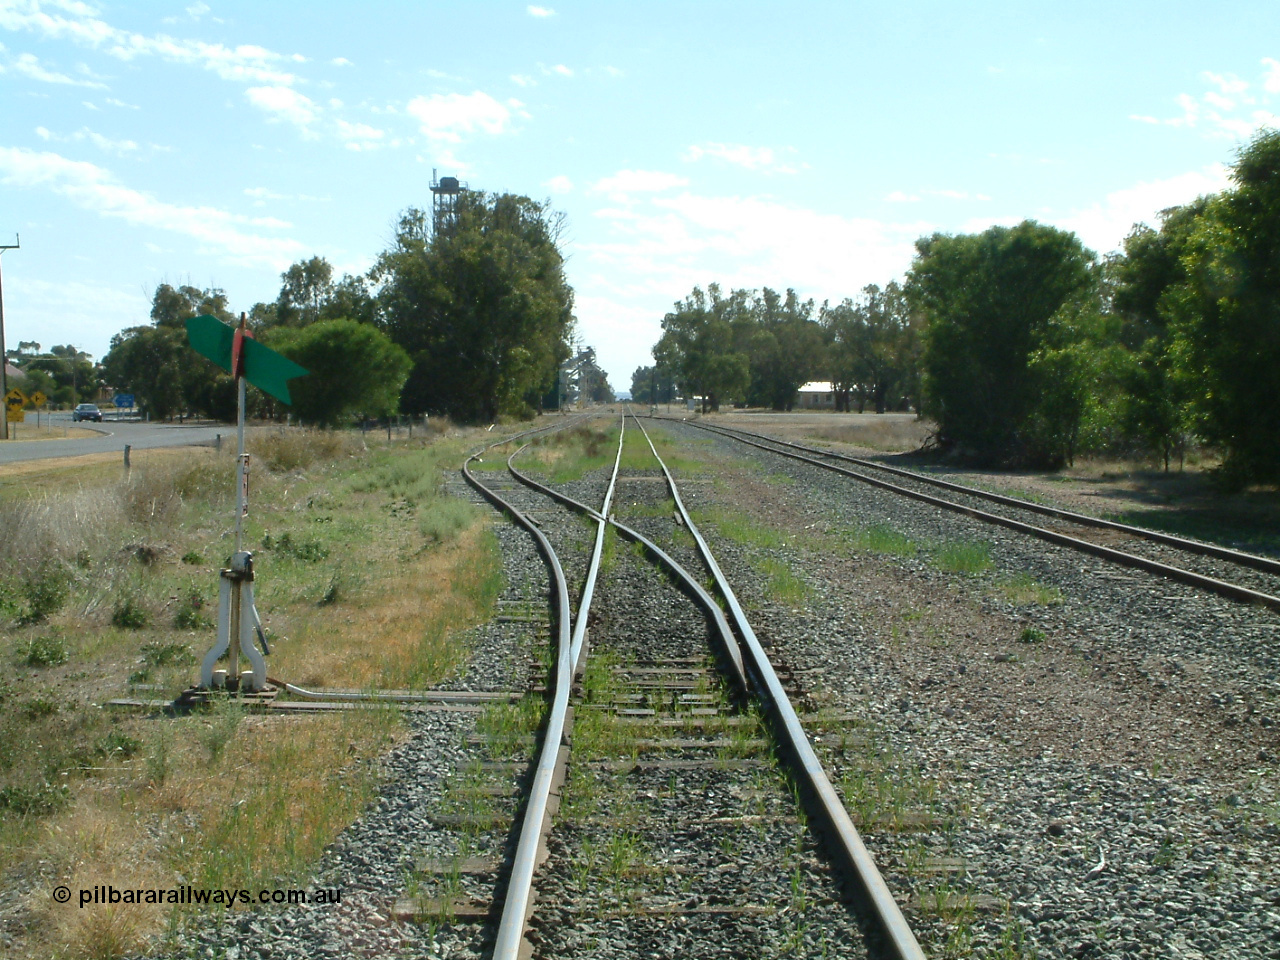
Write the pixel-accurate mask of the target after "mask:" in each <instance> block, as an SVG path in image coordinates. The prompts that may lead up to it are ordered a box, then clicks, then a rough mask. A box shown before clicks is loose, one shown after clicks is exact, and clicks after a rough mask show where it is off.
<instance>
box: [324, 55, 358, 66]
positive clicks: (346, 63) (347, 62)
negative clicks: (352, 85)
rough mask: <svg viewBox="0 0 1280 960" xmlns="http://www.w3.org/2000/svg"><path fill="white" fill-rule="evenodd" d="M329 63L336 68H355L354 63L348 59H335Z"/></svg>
mask: <svg viewBox="0 0 1280 960" xmlns="http://www.w3.org/2000/svg"><path fill="white" fill-rule="evenodd" d="M329 63H330V64H332V65H333V66H335V67H351V66H355V64H353V63H352V62H351V61H350V60H348V59H347V58H346V57H334V58H333V59H332V60H330V61H329Z"/></svg>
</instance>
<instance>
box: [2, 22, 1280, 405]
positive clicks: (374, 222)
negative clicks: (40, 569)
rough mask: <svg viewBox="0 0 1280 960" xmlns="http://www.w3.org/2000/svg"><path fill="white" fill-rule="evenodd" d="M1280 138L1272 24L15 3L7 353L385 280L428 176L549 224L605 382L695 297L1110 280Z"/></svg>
mask: <svg viewBox="0 0 1280 960" xmlns="http://www.w3.org/2000/svg"><path fill="white" fill-rule="evenodd" d="M1272 110H1280V10H1278V9H1277V8H1276V7H1275V5H1274V4H1267V3H1261V2H1258V3H1230V2H1227V3H1219V4H1215V5H1206V4H1203V3H1197V4H1195V5H1192V4H1189V3H1129V4H1115V3H1108V4H1105V5H1104V4H1101V3H1087V2H1074V3H1070V4H1057V5H1047V6H1046V5H1043V4H1036V5H1032V4H1027V3H982V4H976V5H975V4H966V5H961V4H954V3H902V4H894V5H890V4H884V3H879V4H866V3H853V2H846V3H817V2H804V0H798V2H791V3H786V4H783V3H763V2H742V0H739V2H685V3H669V2H648V3H644V4H640V3H610V2H602V0H596V2H592V3H585V2H574V3H564V2H556V0H544V3H542V4H538V5H528V4H523V3H498V2H470V3H461V2H459V3H453V4H442V3H426V2H419V3H405V2H399V3H376V2H373V3H366V4H362V5H357V4H353V3H344V4H335V3H331V2H324V0H318V2H312V3H309V4H299V3H289V2H278V3H272V4H269V5H263V4H258V3H253V4H250V3H241V2H221V0H207V2H200V0H197V2H194V3H190V2H189V3H182V2H175V3H135V4H114V3H107V2H102V3H84V2H77V0H52V2H44V0H0V243H12V242H13V235H14V234H15V233H20V234H21V239H22V249H21V250H14V251H9V252H7V253H5V254H4V255H3V261H2V262H3V269H4V304H5V328H6V340H7V343H8V345H9V346H10V348H12V347H14V346H16V344H17V343H18V341H19V340H35V341H38V342H40V343H41V344H43V345H44V347H45V349H48V347H50V346H51V345H53V344H55V343H73V344H75V345H77V346H79V347H80V348H82V349H84V350H87V351H88V352H89V353H92V354H94V355H95V356H98V357H101V356H102V355H103V354H104V353H105V352H106V350H107V347H108V343H109V341H110V338H111V336H112V334H114V333H115V332H116V331H118V330H120V329H122V328H124V327H127V326H133V325H137V324H140V323H144V322H146V320H147V313H148V309H149V305H150V299H151V295H152V293H153V292H154V290H155V288H156V286H157V284H159V283H162V282H169V283H174V284H177V283H191V284H194V285H196V286H200V287H206V286H218V287H222V288H223V289H224V290H226V292H227V294H228V296H229V298H230V301H231V305H232V307H233V309H236V310H243V309H248V308H249V307H250V306H252V304H253V303H255V302H257V301H259V300H273V299H274V298H275V297H276V295H277V293H278V291H279V286H280V279H279V275H280V273H281V271H283V270H284V269H286V268H287V267H288V266H289V264H290V263H292V262H294V261H296V260H298V259H301V258H307V257H310V256H313V255H321V256H324V257H326V258H327V259H328V260H329V261H330V262H331V263H333V264H334V266H335V268H336V269H337V270H338V271H339V272H361V271H364V270H366V269H368V267H369V266H370V265H371V264H372V263H373V261H374V259H375V258H376V257H377V255H378V253H379V252H380V251H382V250H383V249H384V248H385V247H386V246H387V244H388V242H389V240H390V238H391V236H392V233H393V229H394V224H395V221H396V218H397V215H398V214H399V212H400V211H402V210H403V209H404V208H406V207H409V206H422V207H425V206H428V205H429V203H430V198H431V194H430V191H429V186H430V180H431V175H432V170H433V169H437V170H438V171H439V173H440V175H441V176H444V175H456V176H458V177H460V178H461V179H463V180H464V181H467V182H469V183H470V185H471V186H472V187H473V188H477V189H484V190H493V191H511V192H516V193H523V194H527V195H529V196H532V197H535V198H539V199H550V201H551V203H552V205H553V206H554V208H555V209H557V210H560V211H563V212H564V213H565V214H566V215H567V217H568V230H567V233H566V245H565V252H566V253H567V255H568V257H569V261H568V275H569V280H570V282H571V283H572V284H573V286H574V288H575V290H576V292H577V311H576V312H577V315H578V319H579V324H578V333H579V336H580V338H581V340H582V342H583V343H584V344H586V345H592V346H594V347H596V349H597V352H598V355H599V358H600V360H601V363H602V365H603V366H604V367H605V369H606V370H607V371H608V372H609V374H610V378H611V381H612V382H613V384H614V386H615V388H619V389H626V388H628V387H629V386H630V376H631V371H632V370H633V369H634V368H635V367H636V366H638V365H640V364H644V363H648V362H649V348H650V347H651V346H652V344H653V343H654V342H655V341H656V339H657V338H658V336H659V334H660V327H659V325H660V322H661V319H662V315H663V313H664V312H665V311H666V310H667V309H669V308H670V305H671V304H672V303H673V302H674V301H676V300H678V299H681V298H683V297H684V295H685V294H686V293H688V292H689V290H690V289H691V288H692V287H693V286H694V285H695V284H698V285H704V286H705V285H706V284H707V283H710V282H719V283H720V284H721V285H723V286H726V287H739V286H743V287H750V288H758V287H761V286H771V287H774V288H776V289H784V288H786V287H794V288H795V289H796V290H797V291H798V292H799V293H800V294H801V295H802V296H804V297H813V298H815V299H816V300H818V301H819V302H821V301H822V300H823V299H830V300H832V301H837V300H839V299H842V298H843V297H846V296H856V295H857V293H858V291H859V290H860V289H861V288H862V287H863V286H865V285H866V284H869V283H879V284H884V283H886V282H887V281H889V280H892V279H894V278H897V277H900V276H901V275H902V274H903V273H904V272H905V270H906V269H907V268H908V267H909V265H910V261H911V255H912V252H913V246H912V245H913V242H914V241H915V239H916V238H917V237H918V236H920V235H922V234H927V233H932V232H934V231H943V232H949V233H959V232H970V231H979V230H983V229H985V228H986V227H988V226H990V225H992V224H995V223H1016V222H1018V221H1019V220H1022V219H1025V218H1033V219H1037V220H1040V221H1042V222H1045V223H1051V224H1054V225H1056V226H1060V227H1063V228H1065V229H1070V230H1074V231H1076V232H1077V233H1078V234H1079V235H1080V236H1081V238H1082V239H1083V240H1084V242H1085V243H1086V245H1087V246H1089V247H1091V248H1092V249H1094V250H1097V251H1099V252H1106V251H1109V250H1112V249H1115V248H1116V247H1117V246H1118V245H1119V244H1120V242H1121V241H1122V239H1123V237H1124V236H1125V234H1126V233H1127V232H1128V231H1129V229H1130V226H1131V225H1132V224H1133V223H1134V222H1136V221H1151V220H1152V219H1153V217H1154V215H1155V213H1156V212H1157V211H1158V210H1160V209H1162V208H1164V207H1167V206H1170V205H1173V204H1176V203H1182V202H1186V201H1188V200H1191V199H1193V198H1194V197H1195V196H1197V195H1199V194H1201V193H1208V192H1214V191H1217V190H1220V189H1222V188H1223V186H1225V185H1226V182H1227V181H1226V165H1228V164H1229V163H1230V162H1231V161H1232V159H1233V157H1234V155H1235V153H1236V151H1237V150H1238V149H1239V147H1240V145H1241V144H1242V143H1243V142H1245V141H1246V140H1247V139H1248V137H1249V135H1250V134H1251V132H1252V131H1254V130H1256V129H1257V128H1258V127H1260V126H1265V125H1274V124H1275V123H1276V120H1275V117H1274V115H1273V114H1272V112H1271V111H1272Z"/></svg>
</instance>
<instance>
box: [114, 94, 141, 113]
mask: <svg viewBox="0 0 1280 960" xmlns="http://www.w3.org/2000/svg"><path fill="white" fill-rule="evenodd" d="M106 102H107V103H109V104H110V105H111V106H113V107H121V108H122V109H125V110H141V109H142V108H141V107H140V106H138V105H137V104H136V103H125V102H124V101H123V100H117V99H115V97H107V101H106Z"/></svg>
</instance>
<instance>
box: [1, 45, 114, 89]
mask: <svg viewBox="0 0 1280 960" xmlns="http://www.w3.org/2000/svg"><path fill="white" fill-rule="evenodd" d="M12 67H13V70H14V71H15V72H16V73H20V74H22V75H23V76H24V77H28V78H30V79H32V80H38V81H40V82H41V83H56V84H63V85H65V86H69V87H91V88H93V89H96V90H105V89H106V88H107V85H106V84H105V83H101V82H99V81H97V80H76V79H75V78H73V77H68V76H67V75H66V74H65V73H58V72H57V71H56V70H50V69H48V68H46V67H45V66H43V65H42V64H41V63H40V60H39V59H38V58H37V57H35V56H33V55H32V54H30V53H23V54H19V55H18V59H16V60H14V61H13V63H12Z"/></svg>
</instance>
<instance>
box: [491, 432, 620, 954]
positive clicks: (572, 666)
mask: <svg viewBox="0 0 1280 960" xmlns="http://www.w3.org/2000/svg"><path fill="white" fill-rule="evenodd" d="M575 422H576V421H575ZM569 425H570V424H565V426H566V427H567V426H569ZM540 432H545V431H540ZM625 433H626V421H625V419H624V420H623V421H622V430H620V431H619V435H618V454H617V456H616V457H615V458H614V462H613V473H612V475H611V476H610V478H609V485H608V488H607V489H606V491H605V498H604V507H603V511H602V512H603V514H605V515H607V514H608V511H609V506H610V504H611V503H612V501H613V493H614V489H615V486H616V484H617V479H618V467H619V465H620V464H621V462H622V442H623V439H624V437H625ZM530 442H532V441H530ZM528 446H529V443H525V444H523V445H522V446H520V447H519V448H517V449H516V450H514V451H513V452H512V453H511V455H510V456H509V457H508V458H507V469H508V471H511V472H512V473H514V472H515V470H514V468H513V467H512V464H511V461H512V460H514V459H515V457H516V456H518V455H519V454H520V453H521V452H523V451H524V449H525V448H526V447H528ZM488 495H491V496H496V495H493V494H492V491H489V492H488ZM499 499H500V498H499ZM507 509H508V512H518V511H514V508H511V507H508V508H507ZM521 516H523V515H521ZM525 521H526V527H527V529H530V530H533V531H535V532H536V536H537V538H538V540H539V544H540V546H541V545H543V544H545V547H546V551H545V552H549V553H550V555H551V556H553V557H554V555H555V554H554V551H553V550H552V549H551V544H550V541H548V540H547V539H546V535H545V534H543V533H542V531H541V530H537V529H536V526H535V525H534V524H533V523H532V521H529V520H528V518H525ZM605 526H606V523H605V521H604V519H603V517H602V518H601V519H600V520H599V521H598V523H597V528H596V539H595V545H594V547H593V549H592V551H591V559H590V562H589V564H588V567H587V576H586V582H585V584H584V586H583V590H582V595H581V597H580V598H579V600H578V610H577V615H576V616H575V617H574V624H573V630H572V632H571V633H570V632H568V631H567V630H566V624H565V621H566V617H565V616H563V615H562V616H561V618H560V631H559V649H558V651H557V657H556V672H555V680H554V685H553V695H552V702H551V710H550V712H549V714H548V717H547V724H546V730H545V732H544V734H543V738H542V748H541V751H540V753H539V756H538V764H537V767H536V768H535V771H534V779H533V783H532V784H531V786H530V789H529V798H528V801H527V803H526V806H525V816H524V821H523V823H522V824H521V829H520V839H519V841H518V842H517V844H516V851H515V854H514V856H513V858H512V865H511V874H510V877H509V879H508V881H507V892H506V898H505V901H504V903H503V908H502V917H501V919H500V921H499V924H498V932H497V935H496V937H495V941H494V947H493V958H494V960H518V958H519V957H520V956H521V955H522V952H523V948H524V946H525V943H526V941H525V934H526V930H527V925H528V919H529V912H530V909H531V907H532V904H533V877H534V873H535V872H536V870H537V867H538V854H539V851H540V849H541V847H542V838H543V835H544V833H545V830H544V827H545V826H547V825H548V818H549V814H548V809H549V805H550V798H551V791H552V789H553V788H554V786H555V783H556V781H557V779H558V777H559V774H560V772H561V768H562V767H563V763H564V758H563V755H562V751H561V744H562V742H563V741H564V738H565V737H564V732H565V724H566V719H567V716H568V712H569V694H570V692H571V689H572V686H573V678H574V675H575V673H576V671H577V669H578V667H579V666H580V665H581V663H582V661H583V658H584V657H585V653H586V631H587V621H588V619H589V615H590V612H591V600H592V597H593V596H594V594H595V585H596V579H597V577H598V575H599V570H600V560H601V557H602V556H603V554H604V531H605ZM556 567H557V569H559V563H558V561H557V562H556ZM558 590H559V591H560V598H561V599H560V602H561V603H562V604H563V606H561V609H562V610H565V611H567V610H568V605H569V598H568V591H567V584H566V583H565V579H564V574H563V571H561V572H560V573H559V581H558Z"/></svg>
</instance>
